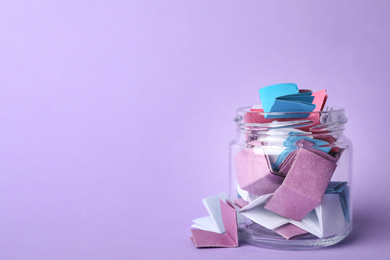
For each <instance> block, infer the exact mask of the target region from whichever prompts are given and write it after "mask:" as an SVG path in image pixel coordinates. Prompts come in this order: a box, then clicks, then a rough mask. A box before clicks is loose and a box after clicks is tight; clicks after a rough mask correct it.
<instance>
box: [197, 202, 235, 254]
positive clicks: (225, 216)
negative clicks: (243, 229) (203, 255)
mask: <svg viewBox="0 0 390 260" xmlns="http://www.w3.org/2000/svg"><path fill="white" fill-rule="evenodd" d="M220 206H221V214H222V221H223V225H224V227H225V233H224V234H219V233H214V232H210V231H206V230H200V229H191V233H192V237H191V238H190V239H191V241H192V242H193V243H194V245H195V246H196V247H237V246H238V234H237V211H236V209H235V208H234V206H233V205H232V204H231V203H230V201H228V200H227V201H226V203H225V202H223V201H222V200H220Z"/></svg>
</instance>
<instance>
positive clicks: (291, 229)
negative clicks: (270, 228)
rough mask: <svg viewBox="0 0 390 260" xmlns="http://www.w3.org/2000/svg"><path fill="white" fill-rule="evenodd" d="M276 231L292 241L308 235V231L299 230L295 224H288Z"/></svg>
mask: <svg viewBox="0 0 390 260" xmlns="http://www.w3.org/2000/svg"><path fill="white" fill-rule="evenodd" d="M274 231H275V232H276V233H278V234H279V235H281V236H282V237H284V238H285V239H290V238H293V237H296V236H300V235H303V234H307V233H308V232H307V231H306V230H303V229H302V228H299V227H297V226H295V225H293V224H286V225H284V226H281V227H279V228H277V229H274Z"/></svg>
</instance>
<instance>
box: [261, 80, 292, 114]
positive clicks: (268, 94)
mask: <svg viewBox="0 0 390 260" xmlns="http://www.w3.org/2000/svg"><path fill="white" fill-rule="evenodd" d="M297 93H299V90H298V86H297V85H296V84H294V83H283V84H276V85H271V86H268V87H264V88H261V89H259V94H260V99H261V104H262V106H263V109H264V112H271V108H272V106H273V104H274V102H275V100H276V98H278V97H281V96H286V95H291V94H297Z"/></svg>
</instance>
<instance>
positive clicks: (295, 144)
mask: <svg viewBox="0 0 390 260" xmlns="http://www.w3.org/2000/svg"><path fill="white" fill-rule="evenodd" d="M302 140H306V141H307V142H302ZM310 143H311V144H310ZM283 145H284V146H285V147H286V148H285V149H284V151H283V152H282V153H281V154H280V155H279V157H278V159H277V160H276V163H275V164H273V165H272V168H273V169H276V170H278V169H279V168H280V164H281V163H282V162H283V161H284V160H285V159H286V158H287V156H288V155H289V154H290V153H291V152H293V151H294V150H296V149H297V148H299V147H308V146H310V147H312V148H315V149H318V150H320V151H322V152H324V153H329V151H330V149H331V147H329V146H328V145H329V143H328V142H326V141H324V140H320V139H315V138H310V137H307V136H300V135H294V134H290V136H289V137H287V139H286V141H285V142H284V143H283Z"/></svg>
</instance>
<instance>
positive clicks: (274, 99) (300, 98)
mask: <svg viewBox="0 0 390 260" xmlns="http://www.w3.org/2000/svg"><path fill="white" fill-rule="evenodd" d="M259 94H260V99H261V104H262V106H263V109H264V112H312V111H313V110H314V109H315V107H316V105H314V104H312V102H313V100H314V97H313V96H312V92H311V91H306V92H301V93H300V92H299V90H298V87H297V85H296V84H294V83H283V84H276V85H271V86H268V87H264V88H261V89H260V90H259ZM309 115H310V114H309V113H289V114H288V115H285V114H284V115H283V114H282V115H268V114H265V118H305V117H308V116H309Z"/></svg>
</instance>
